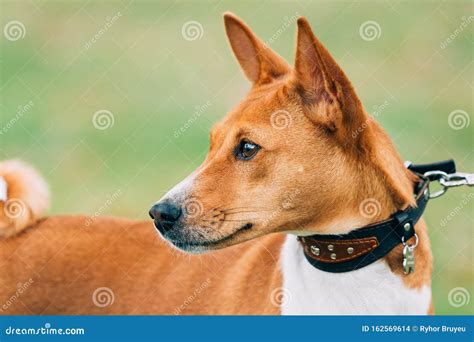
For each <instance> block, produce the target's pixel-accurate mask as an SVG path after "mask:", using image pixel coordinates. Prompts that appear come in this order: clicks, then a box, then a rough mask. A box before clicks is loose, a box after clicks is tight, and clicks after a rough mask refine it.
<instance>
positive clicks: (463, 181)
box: [424, 171, 474, 199]
mask: <svg viewBox="0 0 474 342" xmlns="http://www.w3.org/2000/svg"><path fill="white" fill-rule="evenodd" d="M424 176H425V177H427V178H428V179H429V180H430V181H431V182H434V181H438V182H439V184H440V185H441V190H438V191H436V192H430V199H433V198H436V197H439V196H441V195H443V194H444V193H445V192H446V191H448V189H449V188H453V187H456V186H462V185H467V186H474V174H471V173H463V172H456V173H450V174H447V173H446V172H443V171H428V172H425V174H424Z"/></svg>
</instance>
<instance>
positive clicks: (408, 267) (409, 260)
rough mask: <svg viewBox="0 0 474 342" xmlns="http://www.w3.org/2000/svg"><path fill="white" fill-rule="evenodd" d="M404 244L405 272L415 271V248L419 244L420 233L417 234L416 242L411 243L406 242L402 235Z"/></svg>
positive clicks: (403, 264)
mask: <svg viewBox="0 0 474 342" xmlns="http://www.w3.org/2000/svg"><path fill="white" fill-rule="evenodd" d="M402 244H403V246H404V247H403V263H402V266H403V273H405V274H410V273H413V272H415V248H416V247H417V246H418V235H416V234H415V243H414V244H413V245H409V244H407V243H406V242H405V239H404V237H402Z"/></svg>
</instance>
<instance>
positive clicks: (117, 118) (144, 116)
mask: <svg viewBox="0 0 474 342" xmlns="http://www.w3.org/2000/svg"><path fill="white" fill-rule="evenodd" d="M228 10H230V11H233V12H235V13H236V14H237V15H239V16H241V17H242V18H243V19H244V20H245V21H246V22H247V23H248V24H249V25H250V26H251V27H252V29H253V30H254V31H255V32H256V33H257V34H258V35H259V36H260V37H261V38H262V40H263V41H266V42H267V43H268V44H269V45H270V46H271V47H272V48H274V49H275V50H276V51H277V52H279V53H280V54H281V55H282V56H283V57H285V58H287V60H289V61H290V62H291V63H292V62H293V48H294V45H295V43H294V38H295V28H296V25H295V20H296V18H297V17H298V16H299V15H304V16H306V17H307V18H308V19H309V20H310V22H311V23H312V25H313V29H314V32H315V33H316V35H318V37H319V38H320V39H321V40H322V41H323V42H324V43H325V44H326V46H327V47H328V49H329V50H330V51H331V52H332V53H333V55H334V56H335V58H336V60H337V61H338V62H339V63H340V65H341V66H342V67H343V68H344V69H345V71H346V72H347V74H348V75H349V77H350V78H351V79H352V81H353V83H354V85H355V87H356V89H357V90H358V93H359V95H360V97H361V99H362V100H363V102H364V104H365V106H366V108H367V110H368V111H369V112H371V113H372V114H374V115H375V116H376V117H377V120H378V121H379V122H380V123H381V124H382V126H383V127H384V128H385V129H386V130H387V131H388V132H389V134H390V135H391V136H392V138H393V139H394V142H395V144H396V146H397V147H398V149H399V151H400V153H401V155H402V157H403V158H404V159H408V160H412V161H414V162H431V161H436V160H441V159H447V158H454V159H455V160H456V162H457V164H458V169H459V170H460V171H471V172H473V171H474V158H473V157H474V154H473V136H474V135H473V132H474V130H473V127H474V123H471V122H470V121H471V119H472V113H473V67H472V57H473V45H472V43H473V29H472V28H473V25H474V23H473V21H474V18H473V17H472V15H473V14H474V13H473V2H471V1H464V2H456V1H449V2H436V1H430V2H426V1H424V2H416V1H406V2H405V1H364V2H360V3H359V2H339V1H332V2H330V1H323V2H320V1H311V2H310V1H288V2H273V1H252V2H247V1H238V2H237V1H199V2H198V1H195V2H171V1H149V2H143V1H123V2H119V1H104V2H100V1H85V2H84V1H55V2H45V1H41V2H37V1H21V2H19V1H17V2H9V1H2V2H1V11H0V13H1V25H2V28H3V35H2V37H1V45H0V49H1V89H0V96H1V99H0V100H1V101H0V159H10V158H20V159H22V160H25V161H28V162H30V163H32V164H33V165H35V166H36V167H37V168H38V169H39V170H40V171H41V172H42V174H43V175H44V176H45V177H46V178H47V181H48V182H49V184H50V186H51V192H52V206H51V210H50V213H51V214H60V213H61V214H62V213H87V214H94V213H97V214H101V215H117V216H126V217H132V218H147V210H148V208H149V207H150V204H152V203H153V202H154V201H156V200H157V199H158V198H160V197H161V196H162V195H163V194H164V193H165V191H167V190H168V189H170V188H171V187H172V186H173V185H174V184H176V183H177V182H178V181H179V180H181V179H182V178H184V177H185V176H186V175H187V174H188V173H190V172H191V171H192V170H193V169H194V168H196V166H198V165H199V164H200V162H201V161H202V160H203V158H204V156H205V154H206V152H207V147H208V130H209V128H210V126H211V124H212V123H213V122H214V121H216V120H218V119H219V118H222V117H223V116H224V115H225V113H226V112H227V111H228V110H229V109H231V108H232V107H233V106H234V105H235V104H236V103H237V102H238V101H239V100H240V99H241V98H242V97H243V96H244V94H245V93H246V91H247V90H248V89H249V83H248V82H247V81H246V79H245V78H244V76H243V74H242V73H241V72H240V70H239V68H238V65H237V62H236V61H235V59H234V57H233V55H232V54H231V51H230V48H229V46H228V43H227V40H226V37H225V33H224V28H223V23H222V13H223V12H224V11H228ZM15 29H16V30H15ZM450 37H451V38H450ZM104 110H105V112H104ZM98 111H99V113H98V114H96V116H95V119H94V114H95V113H97V112H98ZM108 119H109V121H107V120H108ZM112 121H113V122H112ZM97 127H98V128H99V129H98V128H97ZM469 194H471V195H470V196H469ZM472 196H473V195H472V188H471V189H468V188H458V189H453V190H450V191H449V192H448V193H447V194H446V195H445V196H444V197H443V198H441V199H437V200H434V201H431V202H430V204H429V207H428V210H427V212H426V215H425V219H426V221H427V223H428V226H429V232H430V236H431V239H432V249H433V253H434V256H435V269H434V272H433V291H434V293H433V294H434V301H435V308H436V310H437V313H438V314H472V313H473V302H474V298H471V297H472V296H473V295H474V292H473V290H474V286H473V283H474V281H473V280H474V271H473V254H474V253H473V252H474V241H473V223H474V213H473V204H474V201H473V200H472V199H473V197H472ZM456 208H458V209H456ZM448 217H449V221H448V219H447V218H448ZM457 288H462V289H461V290H459V289H457Z"/></svg>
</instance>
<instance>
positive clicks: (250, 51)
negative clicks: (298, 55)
mask: <svg viewBox="0 0 474 342" xmlns="http://www.w3.org/2000/svg"><path fill="white" fill-rule="evenodd" d="M224 23H225V29H226V33H227V37H228V38H229V42H230V46H231V47H232V50H233V51H234V54H235V56H236V57H237V60H238V61H239V64H240V66H241V67H242V69H243V71H244V73H245V75H246V76H247V78H248V79H249V80H250V81H252V82H253V83H260V84H262V83H268V82H271V80H272V79H275V78H278V77H281V76H283V75H285V74H286V73H288V72H289V71H290V67H289V65H288V63H287V62H286V61H285V60H284V59H283V58H282V57H280V56H279V55H278V54H277V53H275V52H274V51H273V50H271V49H270V48H269V47H267V46H265V44H264V43H263V42H262V41H260V40H259V39H258V38H257V37H256V36H255V35H254V34H253V32H252V31H251V30H250V28H249V27H248V26H247V25H246V24H245V23H244V22H243V21H242V20H241V19H240V18H239V17H237V16H236V15H234V14H233V13H230V12H226V13H225V14H224Z"/></svg>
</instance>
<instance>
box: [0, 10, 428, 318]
mask: <svg viewBox="0 0 474 342" xmlns="http://www.w3.org/2000/svg"><path fill="white" fill-rule="evenodd" d="M225 25H226V30H227V35H228V37H229V40H230V43H231V46H232V49H233V51H234V53H235V55H236V56H237V59H238V61H239V63H240V65H241V67H242V69H243V70H244V72H245V74H246V76H247V77H248V78H249V79H250V80H251V81H252V82H253V87H252V89H251V91H250V92H249V94H248V96H247V97H246V98H245V99H244V101H242V103H241V104H240V105H239V106H238V107H237V108H236V109H235V110H234V111H232V112H231V113H229V115H228V116H227V117H226V118H225V119H224V120H223V121H222V122H220V123H218V124H217V125H216V126H215V127H214V128H213V129H212V132H211V146H210V150H209V154H208V156H207V158H206V160H205V161H204V162H203V164H202V165H201V166H200V167H199V168H198V169H197V170H196V171H195V172H194V173H193V182H194V183H193V188H192V193H190V194H188V198H187V200H193V201H198V202H199V203H200V205H201V206H202V209H203V210H202V212H203V213H202V215H197V216H193V217H190V218H188V219H187V222H186V227H185V228H184V233H186V234H187V236H188V237H189V239H194V240H193V242H199V241H202V242H206V243H207V244H206V247H205V248H204V249H206V250H211V249H212V250H216V251H214V252H213V253H211V254H209V255H207V254H206V255H202V256H183V255H181V254H179V252H177V251H175V250H174V249H170V247H168V245H165V244H164V243H162V242H160V241H159V240H158V239H157V238H156V236H155V235H156V234H155V232H154V231H153V227H152V225H151V223H148V222H135V221H128V220H119V219H112V218H98V219H94V220H92V224H90V225H88V224H85V222H90V221H87V218H86V217H53V218H49V219H45V220H42V221H40V222H39V223H34V221H35V219H37V215H30V216H29V217H28V219H27V220H26V221H28V222H29V223H30V224H31V225H32V227H31V229H29V230H28V231H25V232H24V233H23V234H19V235H18V236H16V237H13V238H10V239H6V240H2V241H0V264H1V268H0V302H6V301H8V299H9V298H10V297H11V296H12V293H14V292H15V289H16V284H17V283H18V282H19V281H26V280H27V279H29V278H32V279H33V281H34V284H33V285H32V286H31V287H30V289H28V290H27V291H25V293H24V294H22V295H21V296H19V298H18V300H16V301H15V302H13V303H12V304H11V305H9V306H8V307H7V308H6V309H5V310H4V312H5V313H11V314H17V313H43V314H47V313H49V314H54V313H71V314H72V313H74V314H86V313H89V314H94V313H114V314H119V313H121V314H126V313H134V314H141V313H143V314H151V313H155V314H160V313H168V314H172V313H179V314H187V313H190V314H191V313H192V314H200V313H204V314H217V313H227V314H234V313H238V314H243V313H247V314H257V313H258V314H276V313H279V308H278V307H276V306H275V305H274V304H272V301H271V292H272V291H273V290H274V289H275V288H278V287H279V286H281V282H282V279H281V271H280V269H279V257H280V254H279V253H280V250H281V245H282V242H283V237H282V236H283V235H282V234H274V233H281V232H293V233H301V234H310V233H311V232H318V233H344V232H347V231H349V230H351V229H353V228H354V227H357V226H363V225H366V224H369V223H372V222H375V221H378V220H381V219H385V218H387V217H388V216H389V215H390V214H391V213H393V212H395V211H396V210H399V209H403V208H406V207H407V206H408V205H414V200H413V195H412V184H413V178H412V176H411V174H410V173H409V172H408V171H406V169H405V167H404V166H403V163H402V162H401V160H400V158H399V156H398V154H397V152H396V151H395V148H394V147H393V145H392V143H391V141H390V139H389V138H388V136H387V135H386V134H385V132H384V131H383V130H382V129H381V128H380V127H379V126H378V124H377V123H375V122H374V121H373V120H372V119H370V118H369V116H368V115H367V113H366V112H365V110H364V108H363V106H362V104H361V103H360V100H359V98H358V97H357V95H356V93H355V91H354V89H353V87H352V85H351V83H350V81H349V80H348V78H347V77H346V75H345V74H344V73H343V71H342V70H341V69H340V67H339V66H338V65H337V63H336V62H335V61H334V59H333V58H332V57H331V55H330V54H329V52H328V51H327V50H326V49H325V47H324V46H323V45H322V43H321V42H320V41H319V40H318V39H317V38H316V37H315V36H314V35H313V33H312V31H311V28H310V27H309V24H308V22H307V21H306V20H305V19H303V18H301V19H299V20H298V38H297V49H296V51H297V52H296V62H295V68H294V69H293V68H291V67H290V66H289V65H288V64H287V63H286V62H285V61H284V60H283V59H282V58H281V57H280V56H278V55H277V54H276V53H275V52H273V51H272V50H270V49H269V48H267V47H265V46H264V44H263V43H262V42H261V41H260V40H258V38H256V37H255V36H254V34H253V33H252V32H251V30H250V29H249V28H248V27H247V26H246V25H245V24H244V23H243V22H242V21H241V20H240V19H239V18H237V17H235V16H234V15H232V14H226V15H225ZM275 113H276V115H278V113H283V115H285V117H284V119H285V120H287V121H288V122H289V124H287V125H286V127H285V128H284V129H283V130H281V129H275V127H273V126H272V124H271V123H272V120H274V119H275ZM277 119H278V118H277ZM274 124H275V123H274ZM360 127H364V129H363V130H361V131H360V132H359V131H358V129H359V128H360ZM355 131H358V134H357V135H356V136H355V137H354V136H353V132H355ZM242 138H246V139H249V140H251V141H253V142H255V143H258V144H259V145H261V146H262V150H261V151H260V152H259V153H258V155H257V156H256V157H255V158H254V159H253V160H252V161H249V162H243V161H238V160H236V159H235V158H234V157H233V155H232V151H233V150H234V148H235V146H236V144H238V142H239V140H240V139H242ZM0 175H1V173H0ZM6 178H7V177H6ZM25 179H29V176H28V175H26V177H25ZM7 181H8V182H9V185H10V183H11V184H12V187H13V188H15V187H16V186H18V184H23V183H22V182H23V181H24V180H22V179H11V178H10V179H8V178H7ZM20 186H21V185H20ZM216 188H217V189H219V191H215V189H216ZM27 190H28V189H27ZM29 190H30V192H29V193H28V195H22V194H21V193H20V195H19V196H20V198H22V199H23V198H25V199H26V198H27V197H23V196H30V197H28V198H31V196H33V197H34V196H36V195H35V193H34V192H32V191H31V190H32V188H31V187H30V188H29ZM9 195H10V194H9ZM288 197H290V198H291V200H290V201H288V200H287V199H288ZM367 198H373V199H375V200H376V201H377V202H378V203H379V204H380V208H381V210H380V211H379V212H378V214H377V215H376V216H373V217H370V218H367V217H363V216H361V215H360V208H359V207H360V203H361V202H362V201H363V200H364V199H367ZM26 203H28V205H30V206H32V207H33V206H35V205H38V203H43V202H42V198H41V197H38V198H31V199H28V200H26ZM282 203H285V205H282ZM235 208H246V210H245V213H242V212H235V213H234V214H233V215H234V216H232V219H229V214H228V213H229V210H233V209H235ZM35 212H36V211H35ZM249 212H251V213H252V218H251V220H252V224H253V228H252V229H249V230H245V231H244V230H239V223H236V222H244V221H247V220H250V218H249V216H248V213H249ZM239 215H240V216H239ZM2 219H4V218H2V217H1V216H0V222H1V220H2ZM341 220H345V221H350V222H352V223H353V225H351V226H344V227H341V226H337V225H335V223H336V222H340V221H341ZM26 221H24V222H26ZM24 222H23V225H22V226H23V227H24V226H25V224H24ZM3 229H4V230H5V227H4V228H3ZM6 229H10V228H8V226H7V228H6ZM15 229H16V230H17V231H18V229H19V228H18V227H17V228H15ZM416 230H417V232H418V236H419V239H420V243H419V246H418V248H417V249H416V272H415V273H414V274H411V275H408V276H403V281H404V282H405V284H406V286H407V287H410V288H420V287H421V286H423V285H429V284H430V275H431V264H432V260H431V259H432V257H431V252H430V247H429V240H428V236H427V233H426V227H425V225H424V222H423V221H420V222H419V223H418V224H417V226H416ZM1 231H2V230H1V229H0V232H1ZM199 239H201V240H199ZM248 240H253V241H252V242H250V241H248ZM247 241H248V242H247ZM209 242H210V243H209ZM223 247H227V248H226V249H223V250H220V249H221V248H223ZM201 251H202V250H201ZM385 260H386V262H387V263H388V265H389V266H390V268H391V269H392V271H393V272H395V273H397V274H400V275H402V270H401V262H400V260H401V247H398V248H395V249H394V250H393V251H392V252H391V253H390V254H389V255H388V256H387V257H386V258H385ZM203 284H205V286H203ZM101 286H105V287H108V288H110V289H111V290H112V291H113V292H114V295H115V301H114V303H113V305H111V306H108V307H106V308H99V307H97V306H95V305H94V304H93V301H92V294H93V292H94V289H96V288H98V287H101ZM196 289H199V291H198V294H196V291H197V290H196ZM200 293H202V294H200Z"/></svg>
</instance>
